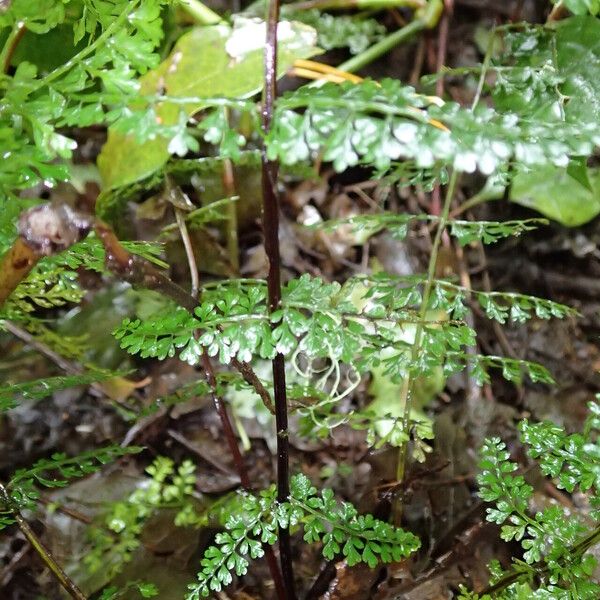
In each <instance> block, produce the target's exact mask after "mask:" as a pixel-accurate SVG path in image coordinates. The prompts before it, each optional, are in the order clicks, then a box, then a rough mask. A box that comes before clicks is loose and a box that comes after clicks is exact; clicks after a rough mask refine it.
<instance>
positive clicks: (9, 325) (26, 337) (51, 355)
mask: <svg viewBox="0 0 600 600" xmlns="http://www.w3.org/2000/svg"><path fill="white" fill-rule="evenodd" d="M2 323H3V327H4V328H5V329H6V331H8V332H9V333H12V334H13V335H14V336H15V337H16V338H18V339H20V340H21V341H22V342H25V344H27V345H28V346H31V347H32V348H33V349H34V350H36V351H37V352H39V353H40V354H41V355H42V356H45V357H46V358H48V359H49V360H51V361H52V362H53V363H54V364H55V365H57V366H58V367H59V368H61V369H62V370H63V371H65V373H69V375H80V374H81V373H83V369H81V368H80V367H78V366H77V365H74V364H72V363H71V362H69V361H68V360H67V359H66V358H64V357H63V356H61V355H60V354H58V352H55V351H54V350H52V348H49V347H48V346H47V345H46V344H44V342H42V341H40V340H38V339H37V338H36V337H35V336H33V335H31V333H29V331H26V330H25V329H23V328H22V327H19V326H18V325H17V324H16V323H13V322H12V321H8V320H6V321H2Z"/></svg>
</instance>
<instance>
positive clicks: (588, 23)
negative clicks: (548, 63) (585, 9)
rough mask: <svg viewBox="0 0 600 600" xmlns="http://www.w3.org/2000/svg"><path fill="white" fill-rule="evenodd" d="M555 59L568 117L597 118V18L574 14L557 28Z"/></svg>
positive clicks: (599, 37)
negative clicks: (562, 79) (575, 15)
mask: <svg viewBox="0 0 600 600" xmlns="http://www.w3.org/2000/svg"><path fill="white" fill-rule="evenodd" d="M556 62H557V67H558V72H559V74H560V75H561V76H562V77H564V78H565V81H564V83H563V84H562V85H561V86H560V92H561V94H563V96H565V97H566V100H567V101H566V104H565V114H566V117H567V120H570V121H574V120H575V121H576V120H579V121H583V122H585V121H589V120H596V121H597V120H598V119H600V20H598V19H597V18H594V17H573V18H571V19H566V20H565V21H563V22H561V24H560V25H559V27H558V30H557V32H556Z"/></svg>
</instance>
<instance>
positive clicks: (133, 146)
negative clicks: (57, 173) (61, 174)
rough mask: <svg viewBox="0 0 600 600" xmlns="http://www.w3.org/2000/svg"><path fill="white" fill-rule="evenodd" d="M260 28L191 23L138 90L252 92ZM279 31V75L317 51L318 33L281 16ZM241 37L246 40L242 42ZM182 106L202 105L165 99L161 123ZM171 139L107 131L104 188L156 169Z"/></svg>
mask: <svg viewBox="0 0 600 600" xmlns="http://www.w3.org/2000/svg"><path fill="white" fill-rule="evenodd" d="M284 25H285V26H284ZM282 26H284V27H283V28H282ZM249 27H250V28H251V30H250V29H248V28H249ZM261 27H262V29H261ZM262 33H264V23H256V22H255V21H252V22H251V23H248V22H247V20H246V21H242V22H241V23H239V24H238V25H237V26H236V27H235V28H233V29H232V28H231V27H229V26H228V25H224V24H223V25H216V26H212V27H198V28H195V29H192V30H191V31H189V32H188V33H186V34H184V35H183V36H182V37H181V38H180V39H179V41H178V42H177V44H175V47H174V48H173V51H172V52H171V54H170V55H169V57H168V58H167V59H166V60H165V61H164V62H162V63H161V64H160V65H159V66H158V67H157V68H156V69H153V70H152V71H149V72H148V73H146V75H144V76H143V77H141V79H140V83H141V90H140V94H141V95H145V96H153V95H164V96H169V97H172V98H173V99H182V98H210V97H227V98H238V99H244V98H249V97H251V96H254V95H255V94H257V93H258V92H260V90H261V89H262V83H263V42H262V40H263V39H264V36H263V35H262ZM280 33H281V34H282V36H281V39H280V44H279V55H278V73H279V75H280V76H281V75H283V74H284V73H285V71H286V70H287V69H288V68H289V67H290V66H291V65H292V64H293V62H294V61H295V60H296V59H298V58H308V57H310V56H313V55H314V54H316V53H318V52H319V50H318V49H317V48H316V46H315V43H316V33H315V31H314V30H313V29H312V28H310V27H308V26H306V25H303V24H301V23H287V22H282V23H280ZM261 36H262V37H261ZM243 41H245V42H247V43H246V44H245V45H244V43H242V42H243ZM257 42H259V43H257ZM182 108H183V110H184V112H185V114H186V115H187V116H191V115H193V114H195V113H196V112H198V111H199V110H201V109H202V108H204V105H203V103H202V102H200V101H197V102H190V103H185V104H181V103H180V102H169V101H165V102H162V103H160V105H159V106H158V107H157V109H156V113H157V116H158V118H160V120H161V122H162V123H163V124H164V125H173V124H176V123H177V122H178V120H179V118H180V114H181V109H182ZM169 144H170V140H168V139H166V138H162V137H157V138H155V139H152V140H149V141H147V142H145V143H143V144H139V143H137V142H136V140H135V136H133V135H127V136H125V135H123V134H121V133H118V132H115V131H109V136H108V141H107V142H106V144H105V145H104V148H103V149H102V152H101V153H100V156H99V157H98V167H99V169H100V173H101V175H102V179H103V182H104V186H105V188H115V187H120V186H123V185H127V184H129V183H133V182H135V181H138V180H139V179H142V178H144V177H147V176H148V175H151V174H152V173H154V172H155V171H156V170H158V169H160V168H161V167H162V166H163V165H164V164H165V163H166V162H167V160H168V159H169V156H170V152H169V150H170V149H171V150H172V151H174V150H175V149H176V148H175V146H176V144H172V145H171V148H169Z"/></svg>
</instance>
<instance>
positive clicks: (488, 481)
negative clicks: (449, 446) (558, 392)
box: [461, 403, 600, 600]
mask: <svg viewBox="0 0 600 600" xmlns="http://www.w3.org/2000/svg"><path fill="white" fill-rule="evenodd" d="M590 410H591V415H590V416H589V417H588V420H587V423H586V426H585V437H584V435H581V434H572V435H567V434H566V433H565V431H564V429H562V428H561V427H558V426H557V425H554V424H552V423H548V422H545V423H529V422H528V421H527V420H524V421H522V422H521V423H520V424H519V431H520V437H521V442H522V443H523V445H524V446H525V448H526V451H527V454H528V456H529V457H530V458H531V459H533V460H535V461H537V462H538V463H539V466H540V469H541V471H542V473H543V474H544V475H545V476H547V477H549V478H551V479H552V480H554V481H555V482H556V485H557V486H558V487H559V488H561V489H564V490H566V491H568V492H573V491H574V490H575V489H576V488H578V489H580V490H581V491H582V492H587V493H589V494H590V501H591V503H592V506H593V507H594V511H593V512H592V514H591V516H592V518H593V519H594V523H592V524H591V526H590V523H589V521H587V520H585V519H584V518H583V517H582V516H581V515H578V514H573V513H572V512H571V511H566V510H565V509H564V508H562V507H560V506H558V505H551V506H549V507H547V508H545V509H543V510H540V511H538V512H536V513H535V514H534V515H531V514H530V510H529V507H530V503H531V501H532V498H533V488H532V487H531V486H530V485H529V484H528V483H527V482H526V481H525V480H524V478H523V476H522V475H515V474H514V473H515V472H516V471H517V470H518V465H517V464H516V463H514V462H512V461H510V456H509V453H508V451H507V450H506V445H505V444H504V442H502V441H501V440H500V439H498V438H493V439H491V440H487V441H486V443H485V444H484V446H483V449H482V459H481V462H480V464H479V467H480V469H481V474H480V475H478V477H477V480H478V483H479V487H480V491H479V495H480V496H481V498H482V499H483V500H485V501H486V502H490V503H493V506H492V507H490V508H488V509H487V519H488V521H491V522H494V523H497V524H498V525H501V526H502V528H501V533H500V535H501V537H502V539H503V540H506V541H511V540H515V541H517V542H520V544H521V546H522V548H523V551H524V552H523V560H524V562H521V561H519V562H516V561H515V563H514V565H513V567H512V571H509V572H506V573H505V572H502V571H501V569H499V567H498V566H494V567H493V579H492V588H493V589H494V590H496V589H497V590H498V591H499V592H501V594H500V596H497V595H495V596H494V597H501V598H507V599H508V598H514V597H520V596H515V593H524V592H528V593H529V594H533V596H532V597H536V598H537V597H539V598H563V597H564V598H572V597H576V598H582V599H590V600H591V599H592V598H597V597H598V594H599V593H600V585H598V584H597V583H594V582H593V581H591V580H590V575H591V574H592V572H593V570H594V568H595V566H596V559H595V558H594V557H593V555H591V554H589V553H587V551H588V550H589V549H590V548H591V547H592V546H593V545H594V544H595V543H597V542H598V541H599V540H600V533H599V531H600V526H599V525H598V522H597V521H598V516H599V515H600V513H599V512H598V507H600V496H599V492H600V471H599V469H598V456H600V447H599V445H598V430H597V426H598V420H597V414H598V412H599V408H598V404H596V403H591V404H590ZM534 581H535V582H536V584H535V586H533V582H534ZM534 587H535V588H537V589H536V590H535V591H534V589H533V588H534ZM461 597H462V598H481V599H483V598H491V596H490V595H483V596H478V595H476V594H469V593H466V592H465V594H464V595H463V596H461Z"/></svg>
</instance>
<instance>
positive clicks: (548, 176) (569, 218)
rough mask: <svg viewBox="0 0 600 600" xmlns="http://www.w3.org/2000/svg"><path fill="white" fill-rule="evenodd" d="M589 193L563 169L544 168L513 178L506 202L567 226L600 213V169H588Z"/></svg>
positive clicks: (586, 220) (585, 221) (580, 222)
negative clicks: (508, 198)
mask: <svg viewBox="0 0 600 600" xmlns="http://www.w3.org/2000/svg"><path fill="white" fill-rule="evenodd" d="M589 181H590V186H591V188H592V189H591V190H589V189H587V187H585V186H584V185H582V184H581V183H580V182H578V181H576V180H575V179H574V178H573V177H571V176H570V175H569V174H568V172H567V169H560V168H558V167H552V166H546V167H541V168H536V169H534V170H532V171H529V172H522V173H519V174H518V175H516V176H515V178H514V180H513V184H512V188H511V192H510V199H511V200H512V201H513V202H516V203H517V204H520V205H521V206H526V207H527V208H532V209H533V210H536V211H538V212H539V213H542V214H543V215H545V216H546V217H549V218H550V219H554V220H555V221H558V222H559V223H561V224H562V225H566V226H568V227H577V226H578V225H582V224H583V223H587V222H588V221H591V220H592V219H593V218H594V217H595V216H596V215H598V214H599V213H600V170H598V169H589Z"/></svg>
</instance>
